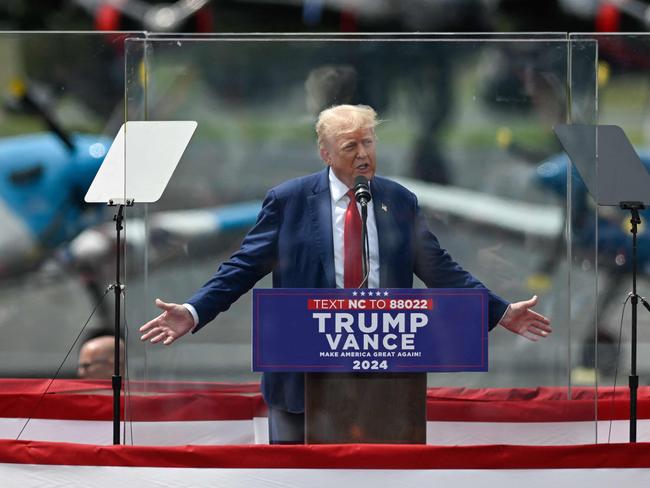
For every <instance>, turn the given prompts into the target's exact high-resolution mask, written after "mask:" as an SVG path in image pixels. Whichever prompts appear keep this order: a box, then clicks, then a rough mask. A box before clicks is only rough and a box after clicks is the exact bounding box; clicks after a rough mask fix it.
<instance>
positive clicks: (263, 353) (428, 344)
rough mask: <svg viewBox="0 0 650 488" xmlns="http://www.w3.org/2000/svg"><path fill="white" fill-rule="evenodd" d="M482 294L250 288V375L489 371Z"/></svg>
mask: <svg viewBox="0 0 650 488" xmlns="http://www.w3.org/2000/svg"><path fill="white" fill-rule="evenodd" d="M487 307H488V295H487V290H484V289H322V288H318V289H294V288H280V289H279V288H275V289H255V290H253V371H268V372H271V371H274V372H281V371H284V372H290V371H296V372H298V371H301V372H341V373H343V372H400V373H404V372H428V371H487V370H488V347H487V346H488V322H487V317H488V310H487Z"/></svg>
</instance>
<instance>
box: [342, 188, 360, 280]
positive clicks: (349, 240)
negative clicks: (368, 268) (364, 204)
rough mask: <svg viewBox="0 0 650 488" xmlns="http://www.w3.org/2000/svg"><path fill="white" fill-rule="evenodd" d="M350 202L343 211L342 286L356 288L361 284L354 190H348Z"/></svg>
mask: <svg viewBox="0 0 650 488" xmlns="http://www.w3.org/2000/svg"><path fill="white" fill-rule="evenodd" d="M348 196H349V197H350V203H349V205H348V208H347V210H346V211H345V225H344V227H343V252H344V255H343V286H344V287H345V288H358V287H359V285H361V280H362V279H363V277H362V276H361V216H360V215H359V209H358V208H357V201H356V200H355V199H354V191H353V190H350V191H349V192H348Z"/></svg>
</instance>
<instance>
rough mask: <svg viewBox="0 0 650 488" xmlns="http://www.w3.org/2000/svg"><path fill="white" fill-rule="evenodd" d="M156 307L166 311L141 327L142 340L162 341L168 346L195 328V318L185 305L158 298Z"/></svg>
mask: <svg viewBox="0 0 650 488" xmlns="http://www.w3.org/2000/svg"><path fill="white" fill-rule="evenodd" d="M156 307H158V308H159V309H161V310H164V312H163V313H161V314H160V315H158V317H156V318H155V319H153V320H150V321H149V322H147V323H146V324H144V325H143V326H142V327H140V332H141V333H142V336H140V340H143V341H146V340H150V342H152V343H154V344H155V343H157V342H160V341H162V342H163V344H165V345H166V346H167V345H169V344H171V343H172V342H174V341H175V340H176V339H178V338H179V337H182V336H184V335H185V334H187V333H188V332H189V331H191V330H192V329H193V328H194V318H193V317H192V314H191V313H190V311H189V310H188V309H186V308H185V307H184V306H183V305H179V304H178V303H165V302H163V301H162V300H160V299H159V298H156Z"/></svg>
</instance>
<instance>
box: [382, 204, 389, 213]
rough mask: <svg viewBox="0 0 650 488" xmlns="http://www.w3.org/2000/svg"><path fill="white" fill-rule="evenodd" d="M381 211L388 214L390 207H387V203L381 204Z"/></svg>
mask: <svg viewBox="0 0 650 488" xmlns="http://www.w3.org/2000/svg"><path fill="white" fill-rule="evenodd" d="M381 209H382V210H383V211H384V212H388V207H387V206H386V204H385V203H382V204H381Z"/></svg>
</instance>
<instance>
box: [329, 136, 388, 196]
mask: <svg viewBox="0 0 650 488" xmlns="http://www.w3.org/2000/svg"><path fill="white" fill-rule="evenodd" d="M320 154H321V157H322V158H323V161H325V162H326V163H327V164H328V165H329V166H330V167H331V168H332V171H334V174H335V175H336V177H337V178H338V179H339V180H341V181H342V182H343V183H345V184H346V185H347V186H348V188H352V187H353V186H354V179H355V178H356V177H357V176H365V177H366V178H368V179H369V180H370V179H372V177H373V176H375V170H376V167H377V159H376V155H375V133H374V131H373V130H372V129H359V130H356V131H354V132H348V133H346V134H342V135H339V136H336V137H331V138H328V139H326V140H325V144H324V145H323V148H322V149H321V150H320Z"/></svg>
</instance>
